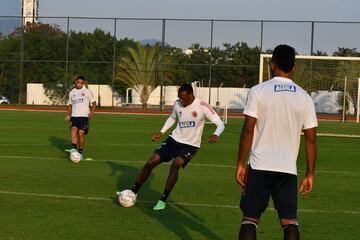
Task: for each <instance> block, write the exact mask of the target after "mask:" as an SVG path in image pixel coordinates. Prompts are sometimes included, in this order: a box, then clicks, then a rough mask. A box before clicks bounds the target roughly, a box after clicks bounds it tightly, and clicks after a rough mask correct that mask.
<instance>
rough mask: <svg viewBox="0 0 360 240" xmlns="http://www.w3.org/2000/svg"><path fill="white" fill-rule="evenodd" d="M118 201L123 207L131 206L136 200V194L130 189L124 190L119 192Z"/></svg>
mask: <svg viewBox="0 0 360 240" xmlns="http://www.w3.org/2000/svg"><path fill="white" fill-rule="evenodd" d="M118 201H119V203H120V205H121V206H123V207H126V208H128V207H132V206H134V204H135V202H136V194H135V193H134V192H133V191H131V190H124V191H122V192H120V193H119V196H118Z"/></svg>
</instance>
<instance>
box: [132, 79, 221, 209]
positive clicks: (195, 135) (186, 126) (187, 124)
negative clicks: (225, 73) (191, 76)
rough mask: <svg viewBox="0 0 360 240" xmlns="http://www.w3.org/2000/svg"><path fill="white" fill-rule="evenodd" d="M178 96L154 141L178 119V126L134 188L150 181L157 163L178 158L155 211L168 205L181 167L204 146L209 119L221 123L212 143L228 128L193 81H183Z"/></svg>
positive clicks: (218, 124)
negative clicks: (196, 90)
mask: <svg viewBox="0 0 360 240" xmlns="http://www.w3.org/2000/svg"><path fill="white" fill-rule="evenodd" d="M178 97H179V100H177V101H176V102H175V104H174V107H173V111H172V113H171V115H170V117H169V118H168V119H167V120H166V122H165V124H164V126H163V128H162V129H161V131H160V133H156V134H154V135H153V136H152V141H157V140H159V139H160V138H161V137H162V135H163V134H164V133H165V132H166V131H167V130H168V129H170V128H171V127H172V126H173V124H174V123H175V122H176V121H177V126H176V128H175V129H174V130H173V132H172V134H171V135H170V136H169V137H168V138H167V139H166V140H165V141H164V142H163V143H162V144H161V145H160V146H159V147H158V148H157V149H156V150H155V151H154V153H153V155H152V156H151V158H150V159H149V160H148V161H147V162H146V163H145V165H144V166H143V168H142V169H141V171H140V173H139V174H138V176H137V178H136V182H135V184H134V186H133V187H132V191H133V192H134V193H135V194H137V193H138V191H139V189H140V187H141V185H142V184H143V183H144V182H145V181H146V179H147V178H148V177H149V175H150V173H151V171H152V170H153V169H154V168H155V167H156V166H158V165H159V164H160V163H162V162H168V161H170V160H171V159H173V158H174V161H173V162H172V164H171V167H170V172H169V176H168V178H167V181H166V186H165V189H164V193H163V195H162V196H161V198H160V200H159V201H158V202H157V204H156V205H155V206H154V208H153V209H154V210H162V209H165V208H166V203H165V202H166V200H167V198H168V196H169V194H170V192H171V190H172V189H173V187H174V186H175V184H176V181H177V179H178V175H179V169H180V168H181V167H182V168H184V167H185V166H186V165H187V164H188V163H189V161H190V160H191V159H192V158H193V156H194V155H195V154H196V152H197V151H198V149H199V148H200V144H201V136H202V132H203V129H204V124H205V119H209V120H210V121H211V122H213V123H214V124H215V125H216V126H217V128H216V130H215V132H214V133H213V134H212V135H211V136H210V137H209V138H208V142H209V143H215V142H217V140H218V138H219V136H220V135H221V133H222V132H223V131H224V128H225V126H224V123H223V122H222V121H221V119H220V117H219V116H218V114H217V113H216V112H215V110H214V109H213V108H212V107H211V106H210V105H209V104H207V103H205V102H203V101H201V100H200V99H198V98H196V97H194V94H193V89H192V87H191V85H190V84H183V85H181V86H180V88H179V90H178Z"/></svg>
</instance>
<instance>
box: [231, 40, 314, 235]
mask: <svg viewBox="0 0 360 240" xmlns="http://www.w3.org/2000/svg"><path fill="white" fill-rule="evenodd" d="M294 62H295V50H294V48H292V47H290V46H287V45H279V46H277V47H276V48H275V49H274V52H273V55H272V62H271V71H272V74H273V76H274V77H273V78H272V79H271V80H269V81H266V82H264V83H261V84H258V85H256V86H254V87H252V88H251V89H250V91H249V94H248V99H247V103H246V106H245V109H244V115H245V122H244V125H243V128H242V132H241V137H240V144H239V153H238V159H237V170H236V181H237V182H238V183H239V184H240V185H241V186H242V188H243V191H242V196H241V201H240V208H241V210H242V211H243V220H242V223H241V227H240V232H239V239H241V240H253V239H256V228H257V225H258V223H259V221H260V215H261V214H262V213H263V212H264V211H265V209H266V207H267V205H268V201H269V198H270V196H271V197H272V199H273V202H274V206H275V208H276V210H277V213H278V216H279V218H280V223H281V227H282V229H283V232H284V239H285V240H296V239H300V234H299V230H298V220H297V169H296V160H297V156H298V152H299V145H300V138H301V137H300V134H301V131H303V133H304V136H305V153H306V163H307V169H306V176H305V178H304V179H303V181H302V183H301V186H300V189H299V192H301V193H302V195H303V196H305V195H307V194H309V193H310V192H311V191H312V188H313V181H314V168H315V160H316V127H317V125H318V122H317V119H316V114H315V107H314V103H313V101H312V99H311V97H310V96H309V95H308V94H307V93H306V92H305V91H304V90H303V89H302V88H301V87H299V86H298V85H296V84H295V83H294V82H293V81H292V80H291V79H290V77H291V74H292V73H293V71H294V70H295V63H294ZM250 149H251V151H250ZM249 151H250V155H249V160H248V164H247V166H246V164H245V158H246V157H247V154H248V153H249Z"/></svg>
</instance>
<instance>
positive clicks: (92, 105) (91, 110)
mask: <svg viewBox="0 0 360 240" xmlns="http://www.w3.org/2000/svg"><path fill="white" fill-rule="evenodd" d="M95 109H96V102H92V104H91V108H90V112H89V115H88V116H89V118H92V117H93V116H94V112H95Z"/></svg>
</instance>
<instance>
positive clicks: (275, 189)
mask: <svg viewBox="0 0 360 240" xmlns="http://www.w3.org/2000/svg"><path fill="white" fill-rule="evenodd" d="M270 196H271V198H272V199H273V202H274V206H275V209H276V210H277V212H278V215H279V218H282V219H296V218H297V214H296V212H297V176H296V175H294V174H289V173H283V172H272V171H263V170H255V169H252V168H251V167H250V165H248V167H247V172H246V176H245V186H244V189H243V194H242V196H241V201H240V208H241V210H242V211H243V212H244V217H249V218H256V219H259V218H260V216H261V213H263V212H264V211H265V209H266V207H267V206H268V202H269V199H270Z"/></svg>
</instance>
